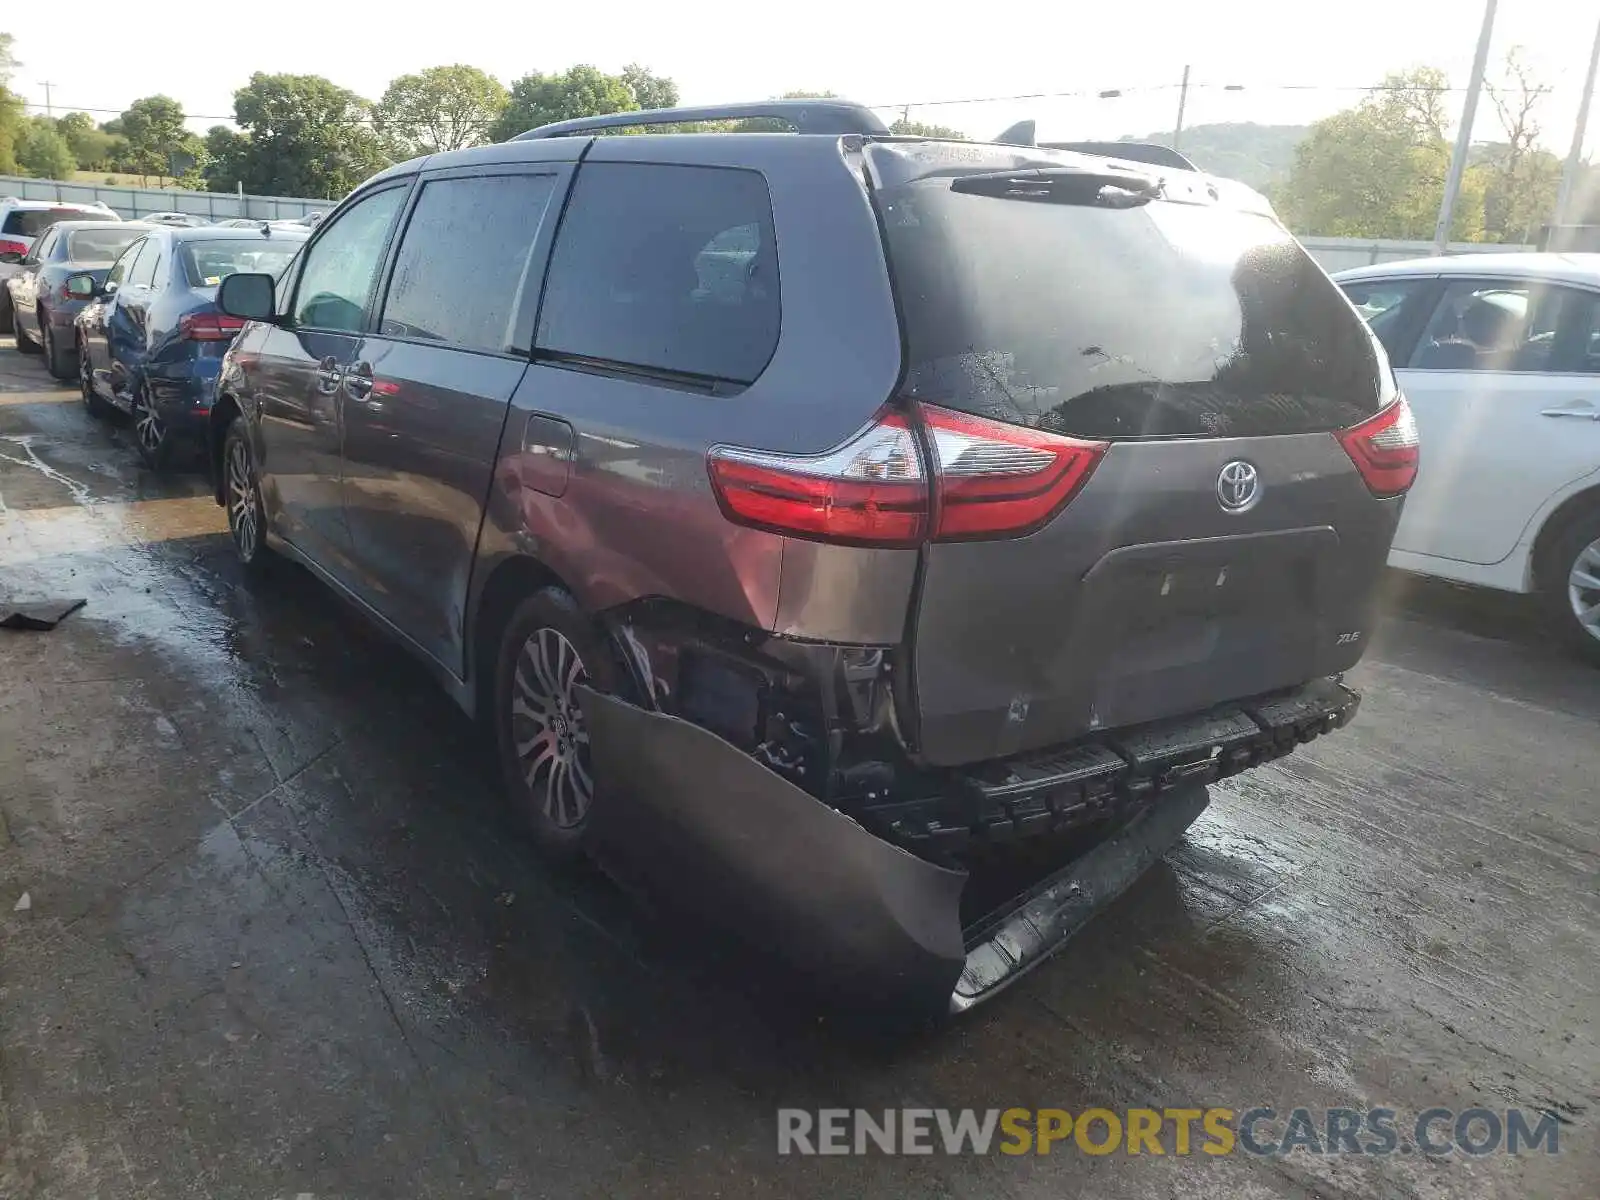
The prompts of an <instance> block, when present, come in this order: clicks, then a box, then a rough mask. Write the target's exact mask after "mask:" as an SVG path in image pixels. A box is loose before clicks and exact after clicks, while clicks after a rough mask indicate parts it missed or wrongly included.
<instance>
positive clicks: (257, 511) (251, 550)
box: [222, 417, 272, 573]
mask: <svg viewBox="0 0 1600 1200" xmlns="http://www.w3.org/2000/svg"><path fill="white" fill-rule="evenodd" d="M222 495H223V500H224V502H225V503H226V504H227V506H228V535H229V536H230V537H231V538H232V539H233V552H234V554H235V555H237V556H238V559H239V562H240V564H241V565H242V566H243V567H244V568H245V570H247V571H250V572H253V573H254V572H260V571H262V570H263V569H264V568H265V566H266V563H267V561H268V560H269V559H270V558H271V557H272V552H271V551H270V550H269V549H268V548H267V510H266V506H265V505H264V504H263V503H262V502H261V476H260V473H259V472H258V471H257V469H256V452H255V448H254V447H253V446H252V445H251V444H250V435H249V433H248V431H247V430H246V429H245V424H244V418H243V417H235V418H234V419H233V420H232V421H230V422H229V423H228V431H227V432H226V433H225V434H223V437H222Z"/></svg>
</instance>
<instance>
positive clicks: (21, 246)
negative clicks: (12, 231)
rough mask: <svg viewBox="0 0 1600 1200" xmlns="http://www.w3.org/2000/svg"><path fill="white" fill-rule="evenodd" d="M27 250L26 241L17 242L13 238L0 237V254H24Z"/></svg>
mask: <svg viewBox="0 0 1600 1200" xmlns="http://www.w3.org/2000/svg"><path fill="white" fill-rule="evenodd" d="M27 252H28V243H27V242H19V241H17V240H16V239H15V238H0V254H26V253H27Z"/></svg>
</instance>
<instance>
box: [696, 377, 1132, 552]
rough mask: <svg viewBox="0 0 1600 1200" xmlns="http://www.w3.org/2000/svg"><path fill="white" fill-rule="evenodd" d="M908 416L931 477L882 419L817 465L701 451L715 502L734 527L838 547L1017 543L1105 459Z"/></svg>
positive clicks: (1032, 433) (897, 421)
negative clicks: (927, 453)
mask: <svg viewBox="0 0 1600 1200" xmlns="http://www.w3.org/2000/svg"><path fill="white" fill-rule="evenodd" d="M920 413H921V416H922V418H923V422H924V424H925V425H926V428H927V435H928V441H929V443H930V444H931V446H932V448H933V455H934V463H933V470H932V471H931V472H930V471H929V470H928V469H927V464H926V463H925V462H924V460H923V455H922V452H921V449H920V448H919V446H918V444H917V439H916V437H915V435H914V434H913V432H912V430H911V428H910V427H909V426H908V424H907V422H906V418H905V417H904V416H903V415H902V414H900V413H898V412H892V411H888V410H885V411H884V412H882V413H880V414H879V415H878V417H877V418H876V419H875V420H874V421H873V422H872V424H870V425H868V426H867V427H866V428H865V429H863V430H861V431H860V432H859V433H857V434H856V435H855V436H853V437H851V438H850V439H849V440H848V441H846V442H844V443H843V444H842V445H840V446H838V447H836V448H835V449H833V450H829V451H827V452H826V453H823V454H817V455H796V454H777V453H772V452H768V451H763V450H747V449H743V448H739V447H731V446H717V447H715V448H713V449H712V451H711V453H710V456H709V458H708V462H707V466H708V468H709V470H710V474H711V484H712V488H713V489H714V490H715V492H716V495H717V501H718V503H719V504H721V506H722V511H723V512H724V514H726V515H727V517H728V518H729V519H730V520H732V521H736V522H738V523H739V524H741V525H752V526H755V527H757V528H761V529H770V530H772V531H774V532H776V533H785V534H791V535H794V536H796V537H805V538H812V539H815V540H818V541H824V542H840V543H845V544H849V545H858V546H912V545H916V544H917V543H919V542H921V541H922V540H923V539H924V538H926V537H932V538H933V540H935V541H962V540H969V539H976V538H1000V537H1018V536H1021V535H1022V534H1026V533H1031V532H1032V531H1033V530H1035V529H1037V528H1039V527H1040V526H1041V525H1043V524H1045V523H1046V522H1047V521H1049V520H1050V518H1051V517H1053V516H1055V514H1056V513H1058V512H1059V511H1060V510H1061V509H1062V508H1063V507H1064V506H1065V505H1066V503H1067V502H1068V501H1069V500H1071V499H1072V497H1073V496H1075V495H1076V494H1077V493H1078V491H1079V489H1080V488H1082V487H1083V485H1084V483H1085V482H1087V480H1088V478H1089V475H1090V473H1091V472H1092V471H1093V470H1094V468H1095V465H1096V464H1097V463H1098V462H1099V461H1100V458H1101V456H1102V455H1104V453H1105V449H1106V443H1104V442H1085V441H1080V440H1079V439H1077V438H1070V437H1063V436H1061V435H1059V434H1052V433H1041V432H1040V431H1038V430H1036V429H1027V428H1023V427H1020V426H1014V425H1006V424H1002V423H1000V422H998V421H988V420H984V419H983V418H981V417H973V416H968V415H967V414H965V413H960V412H953V411H951V410H949V409H944V408H935V407H932V406H929V405H922V406H920ZM935 513H937V516H936V517H935V516H934V514H935Z"/></svg>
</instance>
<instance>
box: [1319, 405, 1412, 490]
mask: <svg viewBox="0 0 1600 1200" xmlns="http://www.w3.org/2000/svg"><path fill="white" fill-rule="evenodd" d="M1334 436H1335V437H1337V438H1338V439H1339V443H1340V445H1342V446H1343V447H1344V449H1345V453H1346V454H1348V455H1349V456H1350V461H1351V462H1353V463H1355V465H1356V470H1358V471H1360V472H1361V478H1362V479H1364V480H1365V481H1366V484H1367V488H1368V490H1369V491H1371V492H1372V494H1373V495H1374V496H1380V497H1386V496H1398V495H1401V494H1402V493H1403V492H1405V491H1406V490H1407V489H1408V488H1410V486H1411V485H1412V484H1413V483H1415V482H1416V479H1417V463H1418V461H1419V460H1420V458H1421V447H1420V441H1419V439H1418V437H1417V422H1416V419H1415V418H1414V417H1412V415H1411V406H1410V405H1409V404H1407V403H1406V399H1405V397H1404V396H1401V397H1400V398H1399V399H1397V400H1396V401H1395V402H1394V403H1393V404H1391V405H1389V406H1388V407H1387V408H1384V409H1382V410H1380V411H1379V412H1378V413H1376V414H1375V415H1374V416H1371V417H1369V418H1367V420H1365V421H1363V422H1361V424H1359V425H1352V426H1351V427H1350V428H1349V429H1341V430H1339V431H1338V433H1336V434H1335V435H1334Z"/></svg>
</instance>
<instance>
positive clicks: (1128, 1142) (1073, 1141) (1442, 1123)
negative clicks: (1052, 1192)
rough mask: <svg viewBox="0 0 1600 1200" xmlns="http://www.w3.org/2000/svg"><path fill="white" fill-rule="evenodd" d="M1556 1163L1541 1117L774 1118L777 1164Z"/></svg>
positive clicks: (949, 1113) (1548, 1126)
mask: <svg viewBox="0 0 1600 1200" xmlns="http://www.w3.org/2000/svg"><path fill="white" fill-rule="evenodd" d="M1119 1151H1120V1152H1122V1153H1126V1154H1159V1155H1167V1154H1172V1155H1190V1154H1207V1155H1212V1156H1221V1155H1229V1154H1240V1153H1243V1154H1251V1155H1257V1156H1261V1157H1272V1156H1282V1155H1287V1154H1293V1153H1296V1152H1301V1153H1305V1154H1364V1155H1388V1154H1422V1155H1427V1156H1430V1157H1441V1156H1444V1155H1449V1154H1465V1155H1470V1156H1474V1157H1478V1156H1482V1155H1486V1154H1497V1153H1498V1154H1525V1153H1544V1154H1558V1153H1560V1121H1559V1120H1558V1119H1557V1117H1556V1116H1555V1114H1554V1113H1551V1112H1548V1111H1545V1110H1543V1109H1520V1108H1508V1109H1504V1110H1496V1109H1489V1108H1468V1109H1462V1110H1461V1111H1460V1112H1457V1111H1455V1110H1454V1109H1449V1108H1428V1109H1423V1110H1422V1111H1420V1112H1417V1113H1414V1114H1411V1113H1401V1112H1399V1111H1397V1110H1396V1109H1392V1108H1367V1109H1357V1108H1329V1109H1311V1108H1294V1109H1290V1110H1288V1111H1284V1112H1279V1111H1278V1110H1276V1109H1272V1108H1248V1109H1244V1110H1242V1111H1240V1110H1235V1109H1232V1108H1130V1109H1125V1110H1115V1111H1113V1110H1112V1109H1109V1108H1086V1109H1082V1110H1080V1111H1078V1112H1076V1113H1074V1112H1071V1111H1069V1110H1067V1109H1064V1108H1038V1109H1032V1108H1007V1109H998V1108H990V1109H971V1108H961V1109H951V1108H899V1109H892V1108H891V1109H878V1110H869V1109H863V1108H823V1109H816V1110H811V1109H804V1108H780V1109H779V1110H778V1153H779V1154H941V1153H942V1154H992V1153H996V1152H998V1153H1000V1154H1051V1153H1056V1152H1060V1153H1081V1154H1090V1155H1101V1154H1114V1153H1117V1152H1119Z"/></svg>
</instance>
